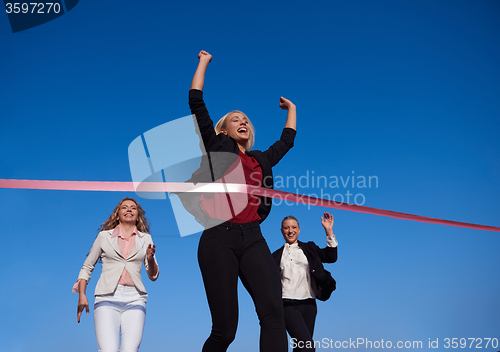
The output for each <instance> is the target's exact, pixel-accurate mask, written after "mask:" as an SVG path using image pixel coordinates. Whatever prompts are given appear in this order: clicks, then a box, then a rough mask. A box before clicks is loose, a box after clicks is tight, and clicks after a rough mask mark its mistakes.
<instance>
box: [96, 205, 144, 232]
mask: <svg viewBox="0 0 500 352" xmlns="http://www.w3.org/2000/svg"><path fill="white" fill-rule="evenodd" d="M126 200H131V201H132V202H134V203H135V205H136V206H137V212H138V214H137V223H136V226H137V230H139V231H141V232H145V233H149V222H148V220H147V219H146V217H145V214H146V212H145V211H144V209H142V207H141V205H140V204H139V203H137V202H136V200H135V199H134V198H127V197H125V198H123V199H122V200H121V201H120V203H118V205H117V206H116V207H115V209H114V210H113V212H112V213H111V215H110V216H109V218H108V220H106V221H105V222H103V223H102V224H101V227H100V228H99V231H106V230H112V229H114V228H115V227H116V226H118V224H119V223H120V222H119V220H118V212H119V211H120V207H121V206H122V204H123V202H124V201H126Z"/></svg>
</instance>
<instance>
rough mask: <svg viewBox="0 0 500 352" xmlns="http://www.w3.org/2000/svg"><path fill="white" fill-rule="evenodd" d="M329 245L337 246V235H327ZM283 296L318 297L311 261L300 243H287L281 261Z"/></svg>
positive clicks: (295, 297) (294, 297)
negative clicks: (310, 267) (313, 281)
mask: <svg viewBox="0 0 500 352" xmlns="http://www.w3.org/2000/svg"><path fill="white" fill-rule="evenodd" d="M326 245H327V247H337V245H338V242H337V240H336V239H335V237H326ZM280 269H281V270H280V271H281V287H282V297H283V298H288V299H308V298H316V290H315V288H314V286H315V285H312V284H311V283H312V282H311V281H312V280H314V278H313V277H311V274H310V270H309V263H308V262H307V258H306V256H305V254H304V251H303V250H302V249H301V248H300V247H299V244H298V243H294V244H292V245H290V244H288V243H285V245H284V247H283V254H282V255H281V262H280Z"/></svg>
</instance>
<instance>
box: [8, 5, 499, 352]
mask: <svg viewBox="0 0 500 352" xmlns="http://www.w3.org/2000/svg"><path fill="white" fill-rule="evenodd" d="M0 48H1V56H0V63H1V65H0V77H1V79H2V84H1V85H0V97H1V98H0V131H1V138H0V151H1V152H0V158H1V163H0V165H1V167H0V179H7V178H9V179H37V180H45V179H47V180H92V181H130V180H131V176H130V169H129V163H128V155H127V149H128V146H129V144H130V143H131V142H132V140H134V139H135V138H136V137H137V136H139V135H140V134H142V133H144V132H146V131H148V130H150V129H152V128H154V127H156V126H158V125H160V124H163V123H165V122H168V121H170V120H174V119H177V118H179V117H183V116H186V115H188V114H189V108H188V104H187V92H188V89H189V85H190V82H191V78H192V75H193V73H194V70H195V68H196V64H197V57H196V55H197V54H198V52H199V51H200V50H201V49H204V50H207V51H209V52H210V53H211V54H213V57H214V58H213V61H212V63H211V64H210V67H209V71H208V73H207V81H206V85H205V99H206V102H207V106H208V108H209V111H210V113H211V115H212V116H213V117H214V119H215V118H219V117H220V116H222V115H223V114H225V113H226V112H228V111H230V110H234V109H239V110H242V111H244V112H245V113H246V114H247V115H248V116H249V117H250V118H251V120H252V122H253V123H254V125H255V127H256V130H257V142H256V146H255V148H256V149H264V148H266V147H267V146H269V145H270V144H271V143H272V142H274V141H275V140H276V139H278V138H279V135H280V133H281V129H282V127H283V126H284V123H285V119H286V113H284V112H283V111H281V110H280V109H279V107H278V99H279V97H280V96H281V95H283V96H284V97H287V98H288V99H290V100H292V101H293V102H294V103H295V104H296V105H297V109H298V134H297V138H296V142H295V147H294V148H293V149H292V150H291V151H290V152H289V154H288V155H287V156H286V157H285V158H284V159H283V160H282V161H281V162H280V163H279V164H278V165H277V166H276V168H275V169H274V170H275V175H278V176H282V177H287V176H293V177H296V178H297V179H298V178H299V177H301V176H304V175H307V173H309V175H312V173H313V172H314V175H315V176H325V177H331V176H337V177H339V178H340V176H342V177H343V178H344V179H345V178H346V177H348V176H352V175H354V176H356V177H358V176H365V177H369V176H376V177H377V178H378V187H376V186H375V185H374V184H372V187H371V188H359V187H352V184H351V185H349V186H347V187H343V186H342V185H340V187H339V188H331V187H327V188H323V190H321V189H319V188H317V187H314V188H313V187H312V186H311V185H309V186H308V187H301V189H300V190H299V192H300V193H303V194H312V193H315V194H320V192H321V191H323V194H328V195H330V196H333V195H335V194H344V195H345V193H346V192H347V191H349V192H350V193H352V194H363V196H364V199H365V203H364V205H366V206H371V207H376V208H383V209H389V210H395V211H401V212H408V213H413V214H419V215H425V216H432V217H438V218H444V219H449V220H457V221H465V222H472V223H479V224H485V225H491V226H500V211H499V206H498V199H499V197H500V185H499V182H498V180H499V175H500V163H499V160H500V159H499V156H500V143H499V138H498V131H499V127H500V123H499V121H500V65H499V62H500V3H499V2H497V1H484V0H480V1H420V0H419V1H376V2H375V1H312V2H311V1H309V2H306V1H295V0H294V1H288V2H285V1H279V2H270V3H269V2H263V1H252V2H245V3H242V2H234V1H231V2H230V1H205V2H200V1H191V2H182V1H178V2H170V1H164V2H153V1H143V2H137V1H127V0H126V1H115V0H109V1H96V0H85V1H84V0H82V1H80V3H79V4H78V5H77V6H76V7H75V8H74V9H73V10H71V11H70V12H69V13H67V14H65V15H64V16H61V17H59V18H57V19H55V20H54V21H51V22H48V23H46V24H43V25H41V26H38V27H35V28H32V29H29V30H26V31H23V32H18V33H15V34H13V33H12V31H11V29H10V26H9V23H8V18H7V15H5V14H3V15H0ZM288 186H289V187H286V185H284V186H283V187H282V188H280V189H281V190H285V191H292V192H295V191H296V190H295V188H294V187H293V186H292V185H288ZM125 196H132V197H134V196H135V195H134V194H133V193H114V192H109V193H107V192H76V191H36V190H6V189H0V199H1V202H0V210H1V214H2V218H3V237H2V238H3V249H4V250H3V254H2V259H3V269H2V270H1V272H0V282H1V285H2V292H1V294H0V295H1V296H0V297H1V298H2V302H3V305H2V317H1V318H0V350H1V351H5V352H25V351H26V352H27V351H50V352H67V351H73V352H80V351H82V352H83V351H96V350H97V344H96V341H95V336H94V331H93V329H94V323H93V317H92V315H88V316H84V317H83V318H82V320H83V321H82V322H81V323H80V324H77V323H76V304H77V295H76V294H72V293H71V286H72V285H73V283H74V281H75V280H76V278H77V275H78V272H79V270H80V268H81V265H82V263H83V261H84V259H85V255H86V253H87V252H88V250H89V249H90V246H91V245H92V242H93V240H94V238H95V236H96V234H97V229H98V227H99V225H100V224H101V223H102V222H103V221H105V220H106V219H107V217H108V216H109V214H110V212H111V210H112V209H113V207H114V206H115V205H116V203H117V202H118V201H119V200H120V199H121V198H122V197H125ZM358 199H362V198H358ZM139 201H140V203H141V204H142V206H143V207H144V208H145V209H146V211H147V216H148V218H149V220H150V221H151V223H152V231H151V234H152V236H153V240H154V241H155V243H156V245H157V257H158V262H159V264H160V269H161V274H160V277H159V279H158V281H157V282H154V283H152V282H150V281H147V278H145V277H144V276H143V277H144V279H145V280H144V281H145V285H146V288H147V289H148V292H149V301H148V313H147V319H146V329H145V333H144V338H143V342H142V347H141V351H153V352H154V351H176V352H184V351H189V352H191V351H199V350H201V346H202V344H203V342H204V340H205V339H206V337H207V336H208V334H209V332H210V325H211V323H210V313H209V310H208V307H207V304H206V298H205V293H204V289H203V284H202V281H201V275H200V272H199V268H198V264H197V259H196V251H197V245H198V240H199V234H198V235H192V236H188V237H184V238H181V237H180V235H179V231H178V229H177V225H176V224H175V219H174V216H173V212H172V209H171V206H170V203H169V202H168V201H166V200H163V201H162V200H141V199H139ZM351 201H352V199H351ZM323 211H325V209H323V208H319V207H311V208H309V209H308V208H307V207H306V206H298V205H294V206H287V205H284V204H282V205H279V206H275V207H273V210H272V212H271V214H270V216H269V218H268V219H267V220H266V221H265V222H264V223H263V226H262V229H263V233H264V235H265V237H266V239H267V241H268V244H269V247H270V248H271V250H275V249H277V248H279V247H280V246H281V245H282V243H283V239H282V236H281V234H280V232H279V227H280V220H281V219H282V218H283V217H284V216H286V215H294V216H296V217H297V218H298V219H299V220H300V225H301V228H302V232H301V235H300V238H301V239H302V240H304V241H305V240H307V241H315V242H316V243H317V244H319V245H323V244H324V243H325V239H324V232H323V229H322V227H321V224H320V216H321V214H322V212H323ZM334 216H335V225H334V232H335V234H336V236H337V239H338V241H339V260H338V262H337V263H335V264H333V265H327V269H328V270H330V271H331V272H332V273H333V276H334V277H335V279H336V280H337V291H336V292H335V293H334V294H333V295H332V298H331V299H330V300H329V301H327V302H325V303H323V302H319V303H318V318H317V325H316V331H315V339H316V340H321V339H323V338H327V339H332V340H333V341H345V340H349V339H357V338H365V339H370V340H372V341H380V340H382V339H383V340H384V341H392V342H393V343H394V344H395V343H396V342H397V341H422V342H423V346H424V348H423V350H426V349H428V348H427V346H428V341H429V339H432V340H435V339H439V350H443V347H444V341H443V339H445V338H454V337H455V338H472V337H474V338H497V339H500V334H499V332H500V320H499V319H498V317H499V316H500V300H499V299H498V297H499V295H500V280H498V277H499V270H500V256H498V249H499V247H500V236H499V234H498V233H494V232H486V231H478V230H468V229H461V228H454V227H446V226H442V225H431V224H423V223H418V222H410V221H404V220H396V219H391V218H383V217H377V216H374V215H364V214H357V213H352V212H347V211H335V212H334ZM99 273H100V271H99V270H97V269H96V272H94V275H93V278H92V280H91V282H90V284H89V288H88V292H89V297H90V298H91V297H92V294H93V291H94V288H95V284H96V282H97V278H98V276H99ZM240 288H241V290H240V308H241V310H240V322H239V328H238V333H237V336H236V340H235V342H234V343H233V344H232V345H231V347H230V350H229V351H238V352H247V351H248V352H250V351H256V350H257V349H258V332H259V326H258V321H257V317H256V314H255V312H254V307H253V303H252V301H251V299H250V297H249V295H248V294H247V293H246V291H245V290H244V289H243V288H242V287H240ZM484 346H485V343H484V342H483V344H482V347H484ZM359 349H360V350H363V348H361V347H360V348H359ZM499 349H500V348H496V349H493V348H491V345H490V347H489V348H488V349H484V350H486V351H493V350H495V351H497V350H499ZM325 350H331V349H325ZM333 350H334V349H333ZM462 350H464V349H462Z"/></svg>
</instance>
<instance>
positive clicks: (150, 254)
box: [146, 243, 156, 260]
mask: <svg viewBox="0 0 500 352" xmlns="http://www.w3.org/2000/svg"><path fill="white" fill-rule="evenodd" d="M155 251H156V246H155V245H154V244H153V245H151V243H150V244H149V246H148V249H146V258H148V260H152V259H153V257H154V255H155Z"/></svg>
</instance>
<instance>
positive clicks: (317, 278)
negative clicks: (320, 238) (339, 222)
mask: <svg viewBox="0 0 500 352" xmlns="http://www.w3.org/2000/svg"><path fill="white" fill-rule="evenodd" d="M298 242H299V247H300V248H301V249H302V251H303V252H304V255H305V256H306V258H307V261H308V263H309V271H310V273H311V277H312V278H314V280H313V283H312V284H313V285H316V287H315V288H316V292H317V297H316V298H317V299H319V300H320V301H326V300H327V299H328V298H330V296H331V294H332V292H333V291H335V289H336V288H337V284H336V282H335V280H334V278H333V277H332V275H331V274H330V272H329V271H328V270H325V268H324V267H323V263H335V262H336V261H337V247H325V248H319V247H318V246H317V245H316V244H315V243H314V242H307V243H304V242H301V241H298ZM283 248H284V246H283V247H281V248H280V249H278V250H277V251H275V252H274V253H273V258H274V261H275V262H276V264H278V267H279V266H280V263H281V256H282V255H283Z"/></svg>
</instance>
